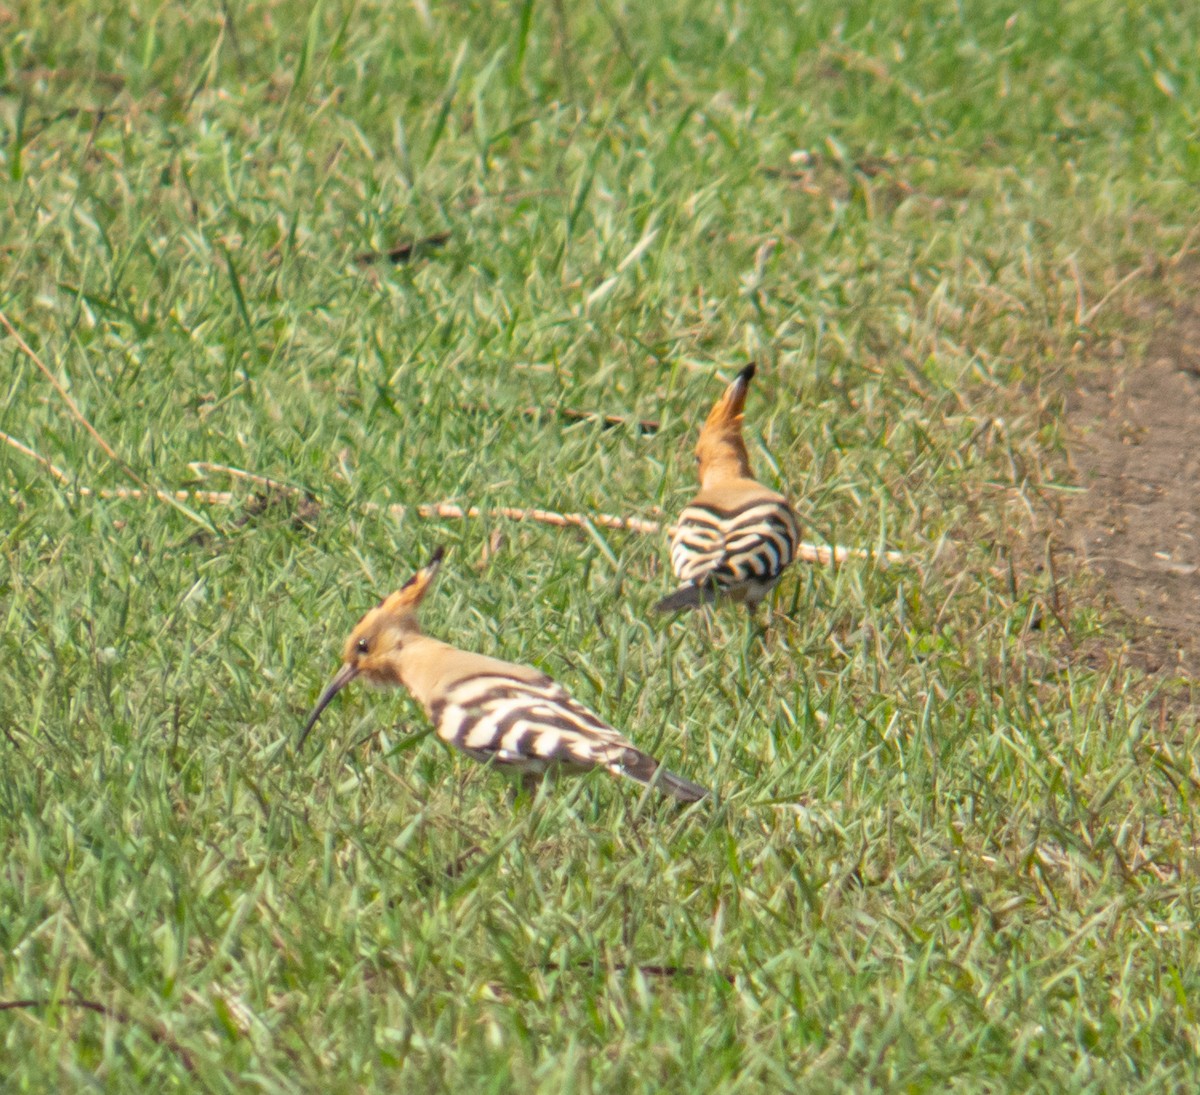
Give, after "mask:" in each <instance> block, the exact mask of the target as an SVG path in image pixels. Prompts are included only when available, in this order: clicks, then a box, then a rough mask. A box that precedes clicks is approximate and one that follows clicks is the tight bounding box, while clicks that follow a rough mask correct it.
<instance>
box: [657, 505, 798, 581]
mask: <svg viewBox="0 0 1200 1095" xmlns="http://www.w3.org/2000/svg"><path fill="white" fill-rule="evenodd" d="M799 543H800V526H799V523H798V522H797V521H796V516H795V514H794V513H792V508H791V506H789V505H788V504H787V502H785V501H783V500H782V499H779V498H770V499H759V500H756V501H754V502H750V503H748V504H747V505H745V506H742V507H740V508H738V509H734V510H722V509H718V508H716V507H714V506H707V505H698V504H695V503H693V504H692V505H690V506H688V507H687V508H686V509H685V510H684V511H683V513H682V514H681V515H680V518H679V523H678V524H677V525H676V528H675V535H674V536H673V537H672V540H671V566H672V569H673V570H674V571H675V574H676V576H677V577H678V578H679V579H680V581H682V582H687V583H690V584H692V585H696V586H705V585H708V586H716V588H717V589H719V590H730V589H734V588H737V587H739V586H743V585H746V584H747V583H754V584H756V585H764V586H766V587H768V588H769V586H770V585H773V584H774V583H775V582H776V581H777V580H778V579H779V576H780V575H781V574H782V573H783V570H784V568H785V567H786V566H787V565H788V564H789V563H790V562H791V561H792V559H793V558H794V557H795V554H796V548H797V546H798V545H799Z"/></svg>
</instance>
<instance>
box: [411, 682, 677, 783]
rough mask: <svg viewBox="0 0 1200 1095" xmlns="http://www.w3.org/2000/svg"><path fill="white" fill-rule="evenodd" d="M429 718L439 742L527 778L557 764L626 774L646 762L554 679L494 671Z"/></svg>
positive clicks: (455, 691) (451, 695)
mask: <svg viewBox="0 0 1200 1095" xmlns="http://www.w3.org/2000/svg"><path fill="white" fill-rule="evenodd" d="M430 716H431V717H432V718H433V721H434V723H435V724H436V727H437V733H438V737H440V738H441V739H442V740H443V741H444V742H446V743H447V744H449V745H453V746H455V747H456V748H458V749H461V750H462V751H463V752H464V753H466V754H468V755H469V756H472V757H474V758H475V759H476V760H481V761H491V762H492V763H494V764H503V765H512V766H514V767H516V768H518V769H520V770H522V771H523V772H529V773H540V772H544V771H545V770H546V769H547V768H549V767H550V766H551V765H555V764H559V765H563V766H565V767H568V768H579V769H586V768H594V767H596V766H600V767H604V768H608V769H609V770H610V771H613V772H615V773H617V774H627V773H626V771H625V770H626V768H628V767H630V766H632V767H633V768H637V767H638V763H639V758H643V754H641V753H639V752H638V751H637V750H636V749H634V748H633V747H632V746H631V745H630V744H629V743H628V742H626V741H625V739H624V738H623V737H622V736H621V735H620V734H619V733H617V731H616V730H614V729H613V728H612V727H611V726H609V725H607V724H606V723H605V722H603V721H602V720H601V719H600V718H599V717H598V716H597V715H595V714H593V713H592V712H591V711H589V710H588V709H587V708H586V707H584V706H583V704H581V703H579V702H578V701H577V700H575V699H574V698H573V697H572V696H571V695H570V694H569V693H568V692H567V691H566V690H565V689H564V688H563V687H562V686H561V685H558V684H555V682H554V681H552V680H551V679H550V678H549V677H543V678H541V679H539V680H536V681H524V680H519V679H516V678H514V677H505V676H500V675H497V674H490V673H485V674H480V675H479V676H474V677H468V678H466V679H465V680H462V681H458V682H457V683H455V684H454V685H452V686H451V687H450V688H448V689H447V690H446V692H445V694H444V695H443V696H442V698H441V699H440V700H438V701H437V702H436V703H434V704H433V705H432V707H431V710H430ZM644 759H646V760H648V759H649V758H644ZM651 763H653V762H651ZM628 774H631V775H632V774H633V773H632V771H631V772H629V773H628ZM635 778H636V777H635Z"/></svg>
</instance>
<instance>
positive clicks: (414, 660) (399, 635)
mask: <svg viewBox="0 0 1200 1095" xmlns="http://www.w3.org/2000/svg"><path fill="white" fill-rule="evenodd" d="M441 561H442V549H441V548H438V550H437V551H436V552H434V555H433V558H432V559H431V560H430V561H429V564H428V565H427V566H425V567H424V568H423V569H421V570H419V571H417V573H416V574H415V575H413V577H412V578H410V579H409V580H408V581H407V582H406V583H405V584H404V586H403V587H402V588H401V589H400V590H399V591H397V592H396V593H393V594H392V595H391V596H390V597H387V598H385V599H384V601H383V602H382V603H381V604H380V605H379V606H378V607H376V608H373V609H371V611H370V612H368V613H367V614H366V615H365V616H364V617H363V618H362V620H360V621H359V624H358V626H357V627H355V629H354V630H353V631H352V632H351V634H350V638H349V639H348V640H347V642H346V650H345V653H344V654H343V656H342V657H343V664H342V668H341V669H340V670H339V671H338V673H337V675H336V676H335V677H334V678H333V680H332V681H330V682H329V686H328V687H327V688H326V689H325V691H324V692H322V693H321V697H320V699H318V700H317V706H316V707H315V708H313V712H312V714H311V715H310V716H309V718H308V722H307V723H306V724H305V727H304V732H303V733H302V734H301V735H300V740H299V742H298V743H297V748H299V747H300V746H302V745H303V744H304V740H305V739H306V738H307V737H308V733H309V731H310V730H312V728H313V726H314V725H315V724H316V721H317V719H318V718H319V717H320V715H321V712H322V711H324V710H325V708H326V707H328V706H329V702H330V701H331V700H332V699H333V697H334V696H336V695H337V694H338V692H340V691H341V690H342V689H343V688H344V687H345V686H346V685H347V684H349V683H350V682H351V681H352V680H354V678H355V677H364V678H366V680H367V681H369V682H370V683H372V684H377V685H403V686H404V687H405V688H406V689H408V691H409V693H410V694H411V695H412V696H413V697H414V698H415V699H416V700H417V702H418V703H420V704H421V706H422V707H424V708H425V711H426V713H427V714H428V715H429V718H430V720H431V721H432V722H433V724H434V728H435V730H436V731H437V735H438V737H439V738H441V739H442V741H444V742H446V743H447V744H448V745H453V746H455V747H456V748H458V749H461V750H462V751H463V752H464V753H466V754H467V755H468V756H471V757H474V758H475V759H476V760H481V761H490V762H492V763H493V764H498V765H502V766H504V767H506V768H510V769H513V770H515V771H517V772H519V773H520V774H521V775H522V777H524V778H529V777H536V776H540V775H542V774H543V773H544V772H545V771H546V770H547V769H549V768H551V767H557V768H563V769H568V770H575V771H586V770H588V769H590V768H607V769H608V771H610V772H612V773H613V775H617V776H627V777H628V778H629V779H632V780H636V781H637V782H638V783H644V784H653V785H655V786H657V787H658V788H659V790H662V791H665V792H667V793H668V794H671V795H674V796H675V797H676V798H677V799H680V800H681V801H683V802H695V801H696V800H698V799H701V798H703V797H704V796H705V795H707V794H708V792H707V791H706V790H705V789H704V788H703V787H700V786H697V785H696V784H695V783H690V782H688V781H687V780H686V779H681V778H680V777H679V776H676V775H673V774H672V773H670V772H668V771H667V770H666V769H665V768H663V767H661V766H660V765H659V763H658V761H656V760H655V759H654V758H653V757H650V756H647V755H646V754H645V753H643V752H642V751H641V750H640V749H637V748H636V747H635V746H634V745H633V744H632V743H631V742H629V741H627V740H626V739H625V738H624V737H623V736H622V735H621V734H619V733H618V732H617V731H616V730H614V729H613V728H612V727H611V726H609V725H607V724H606V723H605V722H603V721H602V720H601V719H600V718H599V717H598V716H596V715H595V714H593V713H592V712H591V711H589V710H588V709H587V708H586V707H584V706H583V704H581V703H579V702H578V701H577V700H575V699H573V698H572V697H571V696H570V695H569V694H568V693H567V691H566V690H565V689H564V688H562V687H561V686H560V685H557V684H555V683H554V681H552V680H551V679H550V678H549V677H548V676H546V674H545V673H543V672H541V670H538V669H533V668H532V667H530V666H525V665H515V664H513V663H512V662H504V661H500V660H499V659H497V658H489V657H487V656H486V655H484V654H473V653H471V652H469V651H466V650H458V649H456V648H455V647H453V646H450V645H449V644H448V643H444V642H441V641H440V640H438V639H433V638H430V637H429V636H428V635H424V634H422V633H421V628H420V624H419V623H418V621H417V606H418V605H420V603H421V601H422V600H423V599H424V597H425V594H426V593H427V592H428V591H429V587H430V586H431V585H432V583H433V579H434V576H435V575H436V574H437V572H438V567H439V565H440V564H441Z"/></svg>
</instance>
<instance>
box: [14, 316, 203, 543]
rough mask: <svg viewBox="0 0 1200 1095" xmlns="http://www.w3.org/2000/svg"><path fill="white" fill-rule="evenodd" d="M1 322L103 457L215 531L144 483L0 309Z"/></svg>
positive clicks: (174, 499)
mask: <svg viewBox="0 0 1200 1095" xmlns="http://www.w3.org/2000/svg"><path fill="white" fill-rule="evenodd" d="M0 325H3V327H4V329H5V330H6V331H8V333H9V334H10V335H12V337H13V339H14V340H15V341H16V343H17V345H18V346H19V347H20V349H21V352H22V353H23V354H24V355H25V356H26V357H28V358H29V360H30V361H32V362H33V363H34V365H36V366H37V368H38V370H39V371H40V372H41V373H42V375H43V376H44V377H45V378H46V379H47V380H48V381H50V384H51V385H52V386H53V388H54V390H55V391H56V392H58V394H59V396H60V397H61V399H62V401H63V402H64V403H65V404H66V405H67V409H68V410H69V411H70V412H71V415H72V416H73V417H74V418H75V420H76V421H77V422H78V423H79V424H80V425H81V426H82V427H83V428H84V429H85V430H87V432H88V433H89V434H90V435H91V437H92V439H93V440H94V441H95V442H96V444H97V445H99V446H100V448H101V450H102V451H103V452H104V454H105V456H107V457H108V458H109V459H110V460H111V461H112V462H113V463H114V464H116V465H117V467H119V468H120V469H121V471H123V472H124V473H125V474H126V475H127V476H128V477H129V478H130V479H132V480H133V481H134V482H135V483H136V484H137V485H138V487H140V488H141V489H142V490H144V491H145V492H146V493H147V494H152V495H153V496H154V497H155V498H157V499H159V501H162V502H166V503H167V504H168V505H170V506H174V507H175V509H177V510H179V512H180V513H182V514H183V515H184V516H185V517H187V519H188V520H189V521H194V522H195V523H196V524H198V525H200V526H201V527H203V528H205V529H207V530H208V531H210V532H212V531H215V530H214V529H213V527H212V524H211V523H210V522H209V521H208V520H207V519H206V518H204V517H202V516H201V515H200V514H198V513H196V512H195V511H194V510H191V509H189V508H188V507H187V506H185V505H183V503H182V502H181V501H180V500H179V499H178V498H177V497H175V496H172V495H170V494H167V493H166V492H165V491H161V490H157V489H155V488H154V487H151V486H150V484H149V483H147V482H146V481H145V480H144V479H143V478H142V477H141V476H140V475H138V473H137V472H135V471H134V470H133V468H131V467H130V466H129V465H128V464H127V463H126V462H125V461H124V460H123V459H121V457H120V456H119V455H118V454H117V451H116V450H115V449H114V448H113V447H112V446H111V445H110V444H109V443H108V442H107V441H106V440H105V439H104V438H103V436H101V434H100V431H99V430H97V429H96V427H95V426H93V425H92V424H91V422H89V421H88V419H87V417H86V416H85V415H84V413H83V412H82V411H81V410H80V409H79V406H78V404H76V402H75V400H73V399H72V398H71V393H70V392H68V391H67V390H66V388H64V387H63V386H62V384H61V383H60V382H59V379H58V377H56V376H55V375H54V374H53V373H52V372H51V371H50V370H49V369H48V368H47V367H46V364H45V362H43V361H42V359H41V358H40V357H38V355H37V354H36V353H35V352H34V350H33V348H32V347H31V346H30V345H29V343H28V342H26V341H25V339H24V338H22V337H21V333H20V331H18V330H17V329H16V328H15V327H14V326H13V325H12V323H11V322H10V321H9V318H8V316H7V315H5V313H4V312H2V311H0Z"/></svg>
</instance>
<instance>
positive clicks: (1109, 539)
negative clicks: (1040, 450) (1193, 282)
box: [1062, 302, 1200, 678]
mask: <svg viewBox="0 0 1200 1095" xmlns="http://www.w3.org/2000/svg"><path fill="white" fill-rule="evenodd" d="M1067 421H1068V424H1069V425H1070V427H1071V429H1072V432H1073V434H1074V436H1075V442H1074V444H1073V445H1072V448H1071V460H1072V463H1073V464H1074V467H1075V471H1076V476H1077V482H1078V484H1079V485H1080V486H1082V487H1084V488H1086V491H1085V492H1084V493H1080V494H1078V495H1076V496H1074V497H1073V498H1071V499H1070V500H1069V501H1068V502H1067V504H1066V505H1065V506H1064V508H1063V513H1062V517H1063V520H1064V522H1065V527H1064V529H1063V533H1064V539H1065V544H1064V546H1065V547H1067V548H1068V549H1070V550H1072V551H1074V553H1075V555H1076V558H1077V560H1078V561H1079V562H1080V563H1082V564H1083V565H1084V566H1085V567H1087V568H1088V569H1091V570H1093V571H1096V572H1098V573H1099V574H1100V575H1102V577H1103V580H1104V584H1105V586H1106V588H1107V590H1108V592H1109V594H1110V595H1111V597H1112V599H1113V600H1114V601H1115V602H1116V604H1117V605H1119V606H1120V609H1121V610H1122V612H1123V614H1124V615H1125V616H1126V617H1127V618H1128V621H1129V625H1130V626H1129V629H1128V630H1129V645H1128V648H1127V652H1126V657H1127V659H1128V661H1129V662H1131V663H1132V664H1133V665H1135V666H1137V667H1139V668H1141V669H1144V670H1145V671H1146V672H1148V673H1155V674H1163V675H1164V676H1183V677H1190V678H1197V677H1200V306H1198V305H1196V304H1194V303H1191V302H1188V303H1185V304H1183V305H1182V306H1180V307H1178V308H1176V309H1175V310H1174V312H1173V313H1172V314H1171V315H1170V316H1169V318H1168V319H1167V321H1166V322H1165V323H1161V324H1160V326H1159V327H1158V329H1157V330H1156V331H1155V333H1154V335H1153V336H1152V338H1151V340H1150V343H1149V345H1148V348H1147V351H1146V353H1145V355H1144V356H1143V357H1142V358H1140V359H1138V360H1129V359H1126V360H1123V361H1118V362H1117V363H1115V364H1112V365H1109V366H1106V367H1104V368H1101V369H1097V370H1094V371H1090V372H1085V373H1083V374H1082V375H1079V376H1077V378H1076V387H1075V389H1074V390H1073V391H1072V392H1071V393H1070V395H1069V397H1068V401H1067Z"/></svg>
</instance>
